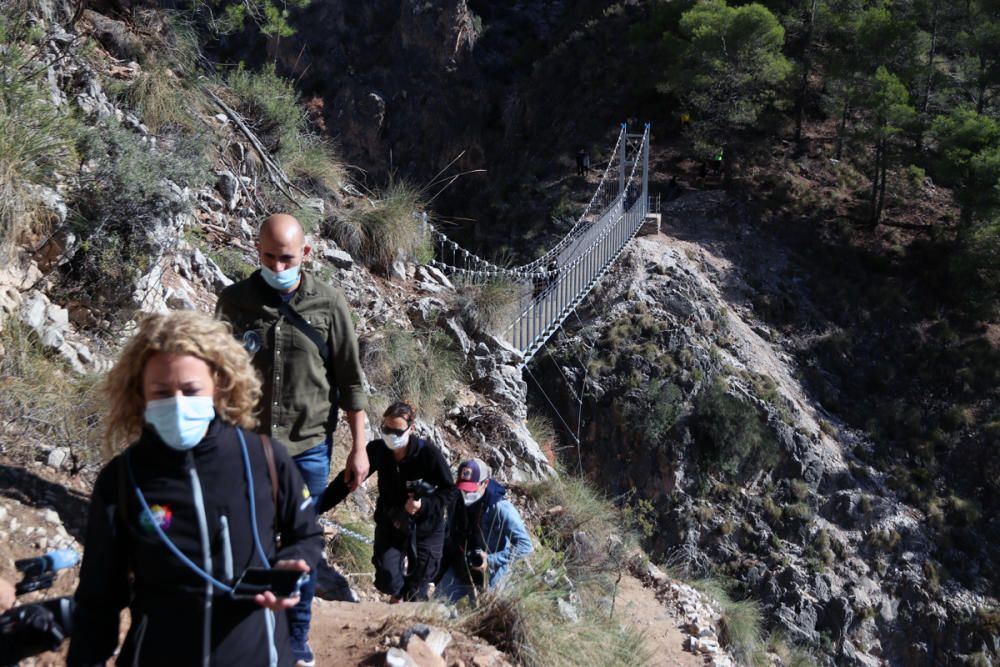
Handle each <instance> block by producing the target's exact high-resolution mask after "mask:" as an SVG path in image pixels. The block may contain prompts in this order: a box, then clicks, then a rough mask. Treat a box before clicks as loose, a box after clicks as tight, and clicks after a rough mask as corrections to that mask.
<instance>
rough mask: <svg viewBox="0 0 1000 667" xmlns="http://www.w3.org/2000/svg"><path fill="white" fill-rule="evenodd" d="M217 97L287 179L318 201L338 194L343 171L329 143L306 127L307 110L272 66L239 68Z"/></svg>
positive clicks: (295, 92)
mask: <svg viewBox="0 0 1000 667" xmlns="http://www.w3.org/2000/svg"><path fill="white" fill-rule="evenodd" d="M225 84H226V86H227V87H226V88H225V89H223V90H222V91H221V94H222V95H223V96H225V97H226V98H227V99H229V101H230V102H231V103H232V105H233V107H234V108H235V110H236V111H237V112H239V113H240V115H241V116H243V117H244V118H245V119H246V121H247V124H248V125H249V126H250V127H251V128H252V129H253V130H254V132H255V133H256V134H257V137H258V138H259V139H260V140H261V142H262V143H263V144H264V146H265V148H267V149H268V151H269V152H271V153H272V154H274V155H275V157H277V159H278V161H279V162H281V164H282V166H283V167H284V169H285V171H286V172H287V174H288V176H289V178H291V179H292V181H293V182H296V183H298V184H299V185H300V186H302V187H304V188H307V189H312V190H313V191H315V192H317V193H318V194H320V195H322V194H323V190H324V189H325V190H329V191H336V190H337V189H338V188H339V187H340V184H341V183H342V182H343V180H344V168H343V165H342V164H341V163H340V160H339V159H338V158H337V157H336V155H335V152H334V150H333V147H332V145H331V144H330V142H329V140H328V139H325V138H324V137H322V136H320V135H318V134H316V133H315V132H313V131H312V130H311V129H310V127H309V122H308V118H307V116H306V112H305V109H304V108H303V107H302V106H301V105H300V103H299V95H298V92H297V91H296V90H295V86H294V85H293V84H292V82H291V81H289V80H288V79H285V78H284V77H282V76H280V75H278V73H277V71H276V70H275V68H274V65H273V64H268V65H266V66H264V68H263V69H261V70H259V71H251V70H248V69H247V68H246V67H244V66H243V65H242V64H241V65H240V66H239V67H237V68H236V69H235V70H233V71H232V72H230V73H229V75H228V76H227V77H226V78H225Z"/></svg>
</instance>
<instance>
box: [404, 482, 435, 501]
mask: <svg viewBox="0 0 1000 667" xmlns="http://www.w3.org/2000/svg"><path fill="white" fill-rule="evenodd" d="M435 491H437V487H436V486H434V485H433V484H431V483H430V482H425V481H424V480H422V479H411V480H410V481H408V482H407V483H406V492H407V493H409V494H410V495H411V496H413V498H414V499H415V500H420V499H421V498H426V497H427V496H429V495H432V494H433V493H434V492H435Z"/></svg>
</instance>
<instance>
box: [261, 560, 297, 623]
mask: <svg viewBox="0 0 1000 667" xmlns="http://www.w3.org/2000/svg"><path fill="white" fill-rule="evenodd" d="M274 567H275V568H276V569H279V570H296V571H298V572H308V571H309V565H308V563H306V562H305V561H304V560H279V561H278V562H277V563H275V564H274ZM254 601H255V602H256V603H257V604H259V605H260V606H261V607H264V608H265V609H270V610H271V611H284V610H285V609H291V608H292V607H294V606H295V605H297V604H298V603H299V596H298V594H296V595H294V596H292V597H290V598H279V597H276V596H275V595H274V593H272V592H271V591H266V592H264V593H260V594H258V595H256V596H254Z"/></svg>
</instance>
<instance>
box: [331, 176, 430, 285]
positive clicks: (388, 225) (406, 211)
mask: <svg viewBox="0 0 1000 667" xmlns="http://www.w3.org/2000/svg"><path fill="white" fill-rule="evenodd" d="M423 207H424V204H423V198H422V194H421V193H420V191H418V190H417V189H415V188H413V187H411V186H410V185H408V184H407V183H405V182H404V181H401V180H397V179H395V178H393V179H391V180H390V181H389V184H388V185H386V187H385V188H383V189H382V190H381V191H379V192H376V193H374V195H373V197H372V199H370V200H368V201H367V202H363V203H361V204H360V205H358V206H357V207H356V208H354V209H351V211H350V213H349V215H348V216H347V217H346V218H343V219H340V220H338V223H337V224H336V225H335V227H334V229H333V236H334V239H335V240H336V241H337V243H338V244H339V245H340V246H341V247H343V248H344V249H345V250H347V251H348V252H349V253H351V254H352V255H353V256H355V257H358V258H360V259H361V261H362V262H364V263H365V264H367V265H368V266H370V267H371V268H373V269H375V270H378V271H381V272H383V273H386V272H388V270H389V268H390V267H391V266H392V263H393V262H394V261H396V258H397V257H399V256H400V255H402V256H403V257H405V258H411V259H415V260H416V261H417V262H419V263H426V262H428V261H430V260H431V259H433V256H434V254H433V252H434V249H433V247H432V246H431V237H430V234H428V233H427V232H426V230H424V227H423V221H422V220H421V218H420V216H419V213H420V212H421V211H422V210H423Z"/></svg>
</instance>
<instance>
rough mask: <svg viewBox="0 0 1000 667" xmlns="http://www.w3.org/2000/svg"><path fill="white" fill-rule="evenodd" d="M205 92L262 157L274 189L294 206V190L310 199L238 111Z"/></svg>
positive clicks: (296, 202)
mask: <svg viewBox="0 0 1000 667" xmlns="http://www.w3.org/2000/svg"><path fill="white" fill-rule="evenodd" d="M205 92H206V93H208V96H209V97H211V98H212V101H213V102H215V103H216V104H217V105H218V106H219V108H220V109H222V110H223V111H224V112H225V114H226V116H228V117H229V119H230V120H231V121H233V124H234V125H236V127H237V128H238V129H239V130H240V132H242V133H243V136H245V137H246V138H247V141H249V142H250V145H251V146H253V148H254V150H255V151H257V154H258V155H259V156H260V160H261V162H263V163H264V167H266V169H267V176H268V179H270V181H271V183H272V184H273V185H274V187H276V188H278V190H279V191H280V192H281V194H283V195H285V197H287V198H288V200H289V201H290V202H292V203H294V204H298V203H299V202H298V200H297V199H296V198H295V196H294V195H292V190H293V189H294V190H297V191H298V192H299V193H300V194H301V195H302V196H304V197H308V196H309V193H308V192H306V191H305V190H303V189H302V188H300V187H298V186H297V185H295V184H294V183H292V182H291V181H290V180H288V176H286V175H285V172H284V171H282V169H281V166H280V165H278V163H277V162H275V161H274V159H273V158H272V157H271V154H270V153H269V152H268V151H267V149H266V148H264V145H263V144H262V143H261V142H260V139H258V138H257V135H256V134H254V132H253V130H251V129H250V128H249V127H248V126H247V124H246V123H245V122H244V121H243V118H242V116H240V114H239V113H237V112H236V110H234V109H233V108H231V107H230V106H229V105H228V104H226V103H225V102H223V101H222V99H220V98H219V96H218V95H216V94H215V93H214V92H213V91H212V90H211V89H209V88H208V87H205Z"/></svg>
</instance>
